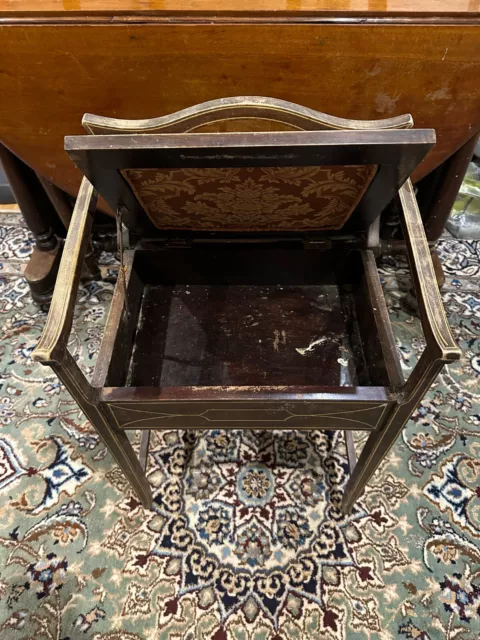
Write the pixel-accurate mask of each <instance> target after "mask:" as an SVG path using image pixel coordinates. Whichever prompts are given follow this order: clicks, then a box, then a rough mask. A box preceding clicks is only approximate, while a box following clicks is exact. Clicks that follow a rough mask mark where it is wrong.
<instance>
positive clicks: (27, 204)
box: [0, 143, 62, 304]
mask: <svg viewBox="0 0 480 640" xmlns="http://www.w3.org/2000/svg"><path fill="white" fill-rule="evenodd" d="M0 161H1V163H2V166H3V169H4V171H5V175H6V176H7V179H8V182H9V183H10V187H11V189H12V191H13V194H14V196H15V199H16V201H17V203H18V205H19V207H20V210H21V212H22V215H23V217H24V220H25V222H26V224H27V226H28V228H29V229H30V231H31V232H32V234H33V236H34V238H35V245H36V246H35V249H34V251H33V254H32V256H31V257H30V260H29V262H28V265H27V268H26V269H25V274H24V275H25V278H26V280H27V282H28V285H29V287H30V291H31V293H32V298H33V299H34V301H35V302H37V303H38V304H46V303H49V302H50V299H51V296H52V292H53V287H54V285H55V279H56V276H57V271H58V265H59V262H60V255H61V248H62V247H61V243H60V242H59V240H58V238H57V236H56V235H55V233H54V231H53V228H52V226H51V223H50V220H51V219H52V215H56V212H55V210H54V208H53V205H52V203H51V202H50V200H49V198H48V196H47V194H46V192H45V190H44V188H43V186H42V184H41V182H40V180H39V179H38V176H37V175H36V173H35V172H34V171H33V170H32V169H31V168H30V167H28V166H27V165H26V164H25V163H24V162H22V161H21V160H20V158H18V157H17V156H15V155H14V154H13V153H12V152H11V151H9V150H8V149H7V148H6V147H5V146H4V145H2V144H1V143H0Z"/></svg>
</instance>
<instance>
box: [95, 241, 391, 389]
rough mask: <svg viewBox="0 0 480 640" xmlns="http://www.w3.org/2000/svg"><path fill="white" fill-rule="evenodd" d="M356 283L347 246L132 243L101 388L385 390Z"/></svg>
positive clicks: (356, 266) (356, 264)
mask: <svg viewBox="0 0 480 640" xmlns="http://www.w3.org/2000/svg"><path fill="white" fill-rule="evenodd" d="M364 284H365V283H364V278H363V266H362V260H361V257H360V253H359V252H358V251H354V250H352V251H350V250H346V251H345V250H342V251H334V250H324V249H315V248H313V249H306V248H305V247H304V245H303V243H295V242H291V243H279V244H278V245H269V244H267V243H266V244H265V245H260V246H259V245H258V243H257V244H254V243H252V244H251V245H249V244H240V243H212V244H207V245H198V246H195V245H194V246H190V247H187V248H179V247H174V248H172V247H161V246H158V245H157V246H150V247H149V246H144V247H143V248H142V247H140V248H137V249H136V251H135V256H134V259H133V266H132V277H131V278H130V282H129V296H128V297H129V311H130V313H129V317H128V318H127V317H126V316H125V312H124V311H123V317H122V321H121V323H122V324H121V330H119V331H118V333H117V336H116V339H115V345H114V349H113V355H114V357H112V361H111V365H110V369H109V372H108V375H107V380H106V385H107V386H129V387H189V386H195V387H199V386H200V387H203V386H205V387H209V386H243V387H245V386H303V385H306V386H316V387H318V386H332V387H338V386H341V387H355V386H368V385H388V379H387V376H386V372H385V369H384V367H383V366H382V363H381V361H380V360H381V359H380V358H379V354H378V344H374V343H373V342H372V327H374V326H375V320H374V318H373V313H372V309H371V303H370V300H369V297H368V294H367V293H366V292H365V286H364ZM119 363H123V364H119Z"/></svg>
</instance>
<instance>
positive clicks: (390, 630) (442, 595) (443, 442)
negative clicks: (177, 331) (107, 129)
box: [0, 220, 480, 640]
mask: <svg viewBox="0 0 480 640" xmlns="http://www.w3.org/2000/svg"><path fill="white" fill-rule="evenodd" d="M30 250H31V242H30V238H29V236H28V234H27V233H26V232H25V231H24V230H23V229H22V228H21V227H20V226H19V224H18V221H15V220H11V221H9V223H8V224H5V226H4V227H2V233H1V234H0V256H1V258H2V259H3V260H4V262H3V264H2V265H1V266H0V332H1V343H0V345H1V346H0V357H1V371H0V373H1V379H0V425H1V429H0V508H1V521H0V550H1V554H0V567H1V573H0V638H2V640H3V638H5V639H6V640H33V639H35V640H44V639H45V640H80V639H88V640H153V639H155V640H157V639H158V640H307V639H308V640H310V639H313V640H317V639H318V640H320V639H322V640H323V639H325V640H344V639H345V640H350V639H352V640H357V639H358V640H363V639H368V638H371V639H374V640H377V639H378V640H391V639H399V640H407V639H408V640H478V639H479V638H480V437H479V435H480V403H479V399H480V384H479V377H480V348H479V346H480V278H479V276H480V244H479V243H476V242H466V241H462V242H459V241H452V240H444V241H442V243H441V254H442V259H443V263H444V267H445V270H446V274H447V284H446V286H445V288H444V291H443V298H444V301H445V304H446V308H447V313H448V316H449V320H450V323H451V324H452V327H453V330H454V333H455V336H456V338H457V339H458V341H459V343H460V346H461V347H462V349H463V352H464V354H463V359H462V360H461V361H460V362H459V363H457V364H455V366H451V367H448V368H447V369H446V370H445V372H444V373H443V374H442V375H441V376H440V377H439V378H438V380H437V381H436V383H435V385H434V387H433V388H432V389H431V391H430V392H429V394H428V396H427V397H426V399H425V400H424V401H423V402H422V404H421V405H420V407H419V408H418V410H417V411H416V413H415V415H414V416H413V419H412V420H411V421H410V422H409V423H408V425H407V428H406V429H405V431H404V433H403V435H402V437H400V438H399V440H398V442H397V444H396V445H395V447H394V448H393V449H392V451H391V453H390V455H389V456H388V458H387V460H386V461H385V462H384V463H383V464H382V466H381V467H380V469H379V470H378V472H377V473H376V474H375V476H374V478H373V480H372V481H371V482H370V484H369V485H368V488H367V490H366V492H365V495H364V496H363V497H362V498H361V499H360V500H359V501H358V503H357V504H356V506H355V507H354V509H353V511H352V513H351V514H350V515H349V516H347V517H346V516H343V515H342V514H341V512H340V510H339V504H340V500H341V497H342V494H343V489H344V486H345V482H346V480H347V460H346V452H345V447H344V442H343V436H342V434H341V433H340V432H335V433H328V432H320V431H317V432H300V431H281V430H278V431H272V432H263V431H251V432H247V431H228V430H222V429H217V430H212V431H203V432H200V431H199V432H196V433H192V432H177V431H173V430H172V431H164V432H158V433H155V434H154V436H153V438H152V445H151V449H150V455H149V467H148V476H149V480H150V482H151V485H152V488H153V491H154V508H153V510H152V511H149V512H146V511H144V509H143V508H142V507H141V505H140V504H139V502H138V500H137V499H136V497H135V496H134V495H133V493H132V491H131V490H130V488H129V486H128V485H127V483H126V481H125V479H124V477H123V475H122V474H121V473H120V471H119V470H118V469H117V467H116V466H115V465H114V463H113V461H112V459H111V457H110V455H109V454H108V453H107V452H106V450H105V448H104V447H103V445H102V443H101V441H99V439H98V438H97V436H96V434H95V433H94V432H93V431H92V430H91V428H90V426H89V424H88V422H87V421H86V419H85V417H84V416H83V414H82V413H81V412H80V411H79V410H78V408H77V406H76V405H75V403H74V402H73V400H72V399H71V398H70V396H69V395H68V393H67V392H66V391H65V389H64V388H63V387H62V385H61V384H60V383H59V382H58V380H57V378H56V377H55V375H54V374H53V373H52V372H51V371H50V370H49V369H47V368H42V367H41V366H38V365H36V364H34V363H33V362H32V360H31V358H30V354H31V351H32V349H33V347H34V345H35V344H36V341H37V340H38V337H39V334H40V331H41V329H42V326H43V324H44V322H45V313H44V312H43V311H41V310H39V309H38V308H37V307H35V306H34V305H33V304H32V303H31V301H30V298H29V295H28V289H27V287H26V285H25V282H24V280H23V279H22V278H21V270H22V266H23V265H24V264H25V259H26V257H27V256H28V253H29V251H30ZM111 262H112V261H110V263H109V265H110V266H108V268H107V267H104V268H103V272H104V273H105V270H106V269H107V271H108V273H109V274H110V275H111V271H112V269H113V268H114V266H113V267H112V264H111ZM407 274H408V270H407V269H406V266H405V263H404V262H403V261H402V259H401V258H400V257H396V258H391V259H385V260H384V261H383V263H382V265H381V276H382V281H383V285H384V288H385V291H386V293H387V297H388V300H389V307H390V314H391V319H392V323H393V326H394V331H395V335H396V338H397V344H398V352H399V354H400V357H401V360H402V363H403V365H404V368H405V371H406V372H407V373H408V371H409V370H411V368H412V367H413V366H414V364H415V362H416V361H417V358H418V356H419V354H420V353H421V351H422V349H423V347H424V341H423V337H422V333H421V327H420V323H419V320H418V318H417V317H416V316H415V315H412V313H411V312H410V311H409V310H408V306H407V301H408V298H407V294H408V279H407ZM111 293H112V285H111V284H110V283H108V282H106V281H103V282H95V283H91V284H89V285H88V286H84V287H83V288H82V289H81V292H80V295H79V298H78V302H77V311H76V319H75V323H74V330H73V333H72V337H71V341H70V345H69V348H70V350H71V352H72V353H73V354H74V357H75V358H76V359H77V361H78V362H79V364H80V366H81V367H82V368H83V370H84V371H85V372H86V374H87V375H90V374H91V373H92V370H93V366H94V362H95V358H96V355H97V352H98V348H99V343H100V339H101V335H102V330H103V325H104V322H105V319H106V312H107V310H108V306H109V302H110V299H111ZM364 441H365V436H364V435H362V434H359V435H358V437H357V442H356V444H357V445H358V447H359V448H361V446H363V443H364ZM134 444H135V446H138V445H139V437H138V433H136V434H135V435H134Z"/></svg>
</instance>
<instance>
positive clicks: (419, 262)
mask: <svg viewBox="0 0 480 640" xmlns="http://www.w3.org/2000/svg"><path fill="white" fill-rule="evenodd" d="M399 196H400V202H401V205H402V209H403V219H402V227H403V233H404V237H405V243H406V246H407V253H408V258H409V263H410V269H411V272H412V278H413V283H414V286H415V293H416V295H417V302H418V307H419V311H420V319H421V321H422V327H423V333H424V335H425V341H426V347H425V352H424V355H423V356H422V358H421V359H420V361H419V362H418V363H417V365H416V367H415V369H414V370H413V371H412V373H411V374H410V377H409V379H408V380H407V382H406V384H405V385H404V387H403V389H402V391H403V392H404V396H405V399H406V400H408V399H409V398H411V397H412V396H413V395H415V392H416V391H417V390H418V386H419V383H420V382H422V385H421V386H422V387H426V388H428V386H429V385H430V384H431V383H432V382H433V379H434V377H435V376H436V375H437V373H438V371H439V370H440V369H441V367H442V366H443V364H445V363H448V362H453V361H455V360H458V359H459V358H460V357H461V355H462V352H461V350H460V349H459V348H458V346H457V344H456V342H455V340H454V338H453V336H452V333H451V331H450V327H449V324H448V320H447V318H446V315H445V310H444V308H443V302H442V298H441V295H440V291H439V289H438V284H437V279H436V276H435V270H434V267H433V263H432V258H431V255H430V247H429V246H428V243H427V238H426V236H425V231H424V228H423V222H422V218H421V215H420V211H419V209H418V204H417V200H416V198H415V194H414V191H413V186H412V183H411V181H410V180H407V182H406V183H405V184H404V185H403V187H402V188H401V189H400V191H399ZM433 362H436V363H437V365H439V369H438V367H432V366H431V365H432V364H433ZM437 369H438V370H437ZM434 371H436V373H435V375H434ZM427 372H430V375H427ZM432 376H433V379H431V378H432ZM426 378H430V380H429V381H427V380H426Z"/></svg>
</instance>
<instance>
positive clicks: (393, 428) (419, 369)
mask: <svg viewBox="0 0 480 640" xmlns="http://www.w3.org/2000/svg"><path fill="white" fill-rule="evenodd" d="M430 358H431V356H430V354H429V353H428V352H427V350H425V351H424V352H423V354H422V356H421V358H420V360H419V361H418V363H417V365H416V366H415V368H414V370H413V371H412V373H411V374H410V376H409V378H408V380H407V382H406V384H405V385H404V387H403V390H404V396H405V398H406V399H405V401H404V402H402V403H401V404H397V405H395V406H394V407H393V409H392V410H391V413H390V415H389V416H388V417H387V419H386V421H385V423H384V425H383V426H382V427H381V428H380V429H379V430H377V431H373V432H372V433H371V435H370V437H369V438H368V440H367V442H366V444H365V446H364V447H363V451H362V453H361V454H360V457H359V458H358V462H357V465H356V467H355V469H354V470H353V473H352V474H351V476H350V479H349V481H348V482H347V486H346V487H345V493H344V496H343V503H342V508H343V511H344V513H349V512H350V511H351V509H352V507H353V504H354V503H355V501H356V500H357V498H358V497H359V496H360V495H361V493H362V492H363V490H364V489H365V486H366V484H367V483H368V481H369V480H370V478H371V477H372V476H373V474H374V473H375V471H376V470H377V469H378V466H379V464H380V463H381V462H382V460H383V459H384V458H385V456H386V455H387V454H388V452H389V451H390V449H391V447H392V446H393V445H394V444H395V441H396V439H397V438H398V436H399V435H400V433H401V432H402V429H403V428H404V426H405V425H406V424H407V422H408V420H409V419H410V417H411V416H412V413H413V412H414V411H415V409H416V408H417V407H418V405H419V404H420V402H421V400H422V398H423V396H424V395H425V393H426V392H427V391H428V389H429V388H430V386H431V385H432V383H433V382H434V380H435V378H436V377H437V375H438V374H439V373H440V371H441V370H442V368H443V365H444V362H443V361H442V360H441V359H436V360H431V359H430Z"/></svg>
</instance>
